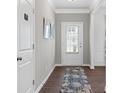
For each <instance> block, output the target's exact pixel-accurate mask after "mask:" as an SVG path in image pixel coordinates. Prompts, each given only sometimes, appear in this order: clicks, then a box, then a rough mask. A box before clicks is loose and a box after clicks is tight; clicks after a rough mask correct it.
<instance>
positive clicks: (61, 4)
mask: <svg viewBox="0 0 124 93" xmlns="http://www.w3.org/2000/svg"><path fill="white" fill-rule="evenodd" d="M94 1H96V0H77V1H75V2H68V1H67V0H51V2H52V4H53V6H54V8H55V9H89V8H90V6H91V5H92V4H93V2H94Z"/></svg>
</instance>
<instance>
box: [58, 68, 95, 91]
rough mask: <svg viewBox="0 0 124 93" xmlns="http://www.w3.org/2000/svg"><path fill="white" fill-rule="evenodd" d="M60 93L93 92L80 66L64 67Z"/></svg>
mask: <svg viewBox="0 0 124 93" xmlns="http://www.w3.org/2000/svg"><path fill="white" fill-rule="evenodd" d="M60 93H93V92H92V90H91V86H90V84H89V82H88V80H87V76H86V75H85V73H84V69H83V68H82V67H68V68H66V71H65V74H64V77H63V81H62V85H61V90H60Z"/></svg>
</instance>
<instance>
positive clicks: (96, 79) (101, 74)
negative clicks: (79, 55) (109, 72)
mask: <svg viewBox="0 0 124 93" xmlns="http://www.w3.org/2000/svg"><path fill="white" fill-rule="evenodd" d="M65 68H66V67H56V68H55V69H54V71H53V73H52V74H51V76H50V77H49V79H48V80H47V82H46V83H45V85H44V86H43V88H42V89H41V90H40V92H39V93H59V90H60V87H61V81H62V79H63V75H64V71H65ZM83 68H84V70H85V73H86V75H87V77H88V81H89V83H90V84H91V87H92V90H93V93H104V88H105V67H96V68H95V70H90V69H89V68H88V67H83Z"/></svg>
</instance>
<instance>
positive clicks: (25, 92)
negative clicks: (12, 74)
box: [17, 0, 34, 93]
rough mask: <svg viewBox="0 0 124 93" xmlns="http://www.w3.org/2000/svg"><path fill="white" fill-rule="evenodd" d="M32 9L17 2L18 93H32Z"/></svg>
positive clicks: (23, 1)
mask: <svg viewBox="0 0 124 93" xmlns="http://www.w3.org/2000/svg"><path fill="white" fill-rule="evenodd" d="M33 31H34V30H33V8H32V5H31V4H30V2H28V1H27V0H18V50H17V70H18V71H17V72H18V74H17V75H18V76H17V77H18V81H17V82H18V93H33V79H34V78H33V54H34V52H33V38H34V37H33Z"/></svg>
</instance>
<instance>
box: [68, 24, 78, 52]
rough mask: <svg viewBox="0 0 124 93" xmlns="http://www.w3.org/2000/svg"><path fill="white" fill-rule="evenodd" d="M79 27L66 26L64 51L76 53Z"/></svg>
mask: <svg viewBox="0 0 124 93" xmlns="http://www.w3.org/2000/svg"><path fill="white" fill-rule="evenodd" d="M78 36H79V29H78V26H67V31H66V52H67V53H78V52H79V49H78V42H79V41H78V40H79V37H78Z"/></svg>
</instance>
